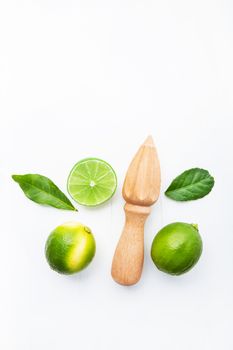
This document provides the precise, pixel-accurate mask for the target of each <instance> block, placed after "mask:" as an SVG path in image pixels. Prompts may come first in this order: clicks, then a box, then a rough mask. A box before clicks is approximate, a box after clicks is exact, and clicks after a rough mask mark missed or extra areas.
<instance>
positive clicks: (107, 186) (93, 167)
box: [67, 158, 117, 206]
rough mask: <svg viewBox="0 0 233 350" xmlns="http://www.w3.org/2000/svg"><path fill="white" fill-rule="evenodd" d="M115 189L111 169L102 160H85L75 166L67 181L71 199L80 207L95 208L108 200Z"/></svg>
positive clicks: (114, 175)
mask: <svg viewBox="0 0 233 350" xmlns="http://www.w3.org/2000/svg"><path fill="white" fill-rule="evenodd" d="M116 187H117V177H116V173H115V171H114V170H113V168H112V167H111V166H110V165H109V164H108V163H107V162H105V161H104V160H101V159H98V158H86V159H83V160H80V161H79V162H78V163H76V164H75V166H74V167H73V169H72V170H71V172H70V175H69V177H68V181H67V188H68V192H69V194H70V195H71V197H72V198H73V199H74V200H75V201H76V202H78V203H79V204H82V205H87V206H96V205H99V204H102V203H104V202H106V201H107V200H108V199H110V198H111V197H112V196H113V195H114V193H115V191H116Z"/></svg>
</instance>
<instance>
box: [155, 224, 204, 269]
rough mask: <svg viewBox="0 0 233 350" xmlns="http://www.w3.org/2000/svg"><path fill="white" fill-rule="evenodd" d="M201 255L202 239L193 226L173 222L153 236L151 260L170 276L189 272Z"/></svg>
mask: <svg viewBox="0 0 233 350" xmlns="http://www.w3.org/2000/svg"><path fill="white" fill-rule="evenodd" d="M201 253H202V239H201V236H200V234H199V232H198V227H197V225H195V224H186V223H184V222H175V223H172V224H170V225H167V226H165V227H164V228H162V229H161V230H160V231H159V232H158V233H157V235H156V236H155V238H154V240H153V243H152V247H151V258H152V260H153V262H154V264H155V265H156V266H157V268H158V269H159V270H161V271H163V272H166V273H169V274H171V275H181V274H182V273H185V272H187V271H189V270H190V269H191V268H192V267H193V266H194V265H195V264H196V263H197V261H198V260H199V258H200V256H201Z"/></svg>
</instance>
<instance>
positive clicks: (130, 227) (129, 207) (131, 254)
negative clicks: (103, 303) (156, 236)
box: [112, 203, 151, 286]
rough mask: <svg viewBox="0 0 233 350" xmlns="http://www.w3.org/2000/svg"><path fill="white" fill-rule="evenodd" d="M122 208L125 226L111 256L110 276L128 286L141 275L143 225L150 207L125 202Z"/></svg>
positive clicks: (135, 281)
mask: <svg viewBox="0 0 233 350" xmlns="http://www.w3.org/2000/svg"><path fill="white" fill-rule="evenodd" d="M124 210H125V226H124V229H123V232H122V234H121V237H120V240H119V242H118V245H117V247H116V251H115V254H114V257H113V262H112V277H113V279H114V280H115V281H116V282H117V283H119V284H122V285H125V286H130V285H132V284H135V283H137V282H138V281H139V279H140V277H141V273H142V267H143V260H144V225H145V221H146V219H147V217H148V215H149V214H150V212H151V208H150V207H141V206H137V205H133V204H129V203H126V205H125V208H124Z"/></svg>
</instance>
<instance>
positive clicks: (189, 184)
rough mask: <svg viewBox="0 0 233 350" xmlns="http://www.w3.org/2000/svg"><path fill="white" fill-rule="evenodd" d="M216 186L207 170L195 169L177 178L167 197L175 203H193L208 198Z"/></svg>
mask: <svg viewBox="0 0 233 350" xmlns="http://www.w3.org/2000/svg"><path fill="white" fill-rule="evenodd" d="M213 186H214V178H213V176H211V175H210V173H209V172H208V171H207V170H205V169H200V168H193V169H189V170H186V171H184V172H183V173H182V174H181V175H179V176H177V177H176V178H175V179H174V180H173V181H172V183H171V185H170V186H169V187H168V189H167V190H166V192H165V195H166V196H167V197H169V198H171V199H174V200H175V201H191V200H196V199H199V198H202V197H204V196H206V195H207V194H208V193H209V192H210V191H211V190H212V188H213Z"/></svg>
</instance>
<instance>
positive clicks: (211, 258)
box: [0, 0, 233, 350]
mask: <svg viewBox="0 0 233 350" xmlns="http://www.w3.org/2000/svg"><path fill="white" fill-rule="evenodd" d="M232 97H233V3H232V0H228V1H227V0H226V1H224V0H196V1H187V0H176V1H174V0H118V1H112V0H99V1H95V0H85V1H84V0H83V1H79V0H67V1H64V0H56V1H55V0H27V1H26V0H22V1H18V0H15V1H13V0H0V118H1V122H0V123H1V124H0V196H1V201H0V206H1V229H0V235H1V236H0V237H1V241H0V242H1V251H0V266H1V287H0V304H1V305H0V320H1V337H0V348H1V349H4V350H41V349H45V350H47V349H49V350H50V349H56V350H61V349H71V348H72V349H85V350H92V349H98V350H109V349H111V350H112V349H113V350H115V349H117V350H118V349H123V350H124V349H127V350H128V349H134V350H136V349H152V348H154V349H158V350H170V349H172V350H186V349H189V350H194V349H195V350H196V349H203V350H215V349H217V350H219V349H221V350H232V348H233V338H232V321H233V314H232V312H233V230H232V229H233V224H232V198H233V191H232V179H233V168H232V149H233V141H232V139H233V137H232V131H233V130H232V117H233V98H232ZM149 133H150V134H152V135H153V136H154V139H155V142H156V145H157V148H158V152H159V156H160V160H161V168H162V193H161V196H160V199H159V201H158V203H157V204H156V205H155V206H154V209H153V212H152V214H151V216H150V218H149V219H148V222H147V224H146V228H145V265H144V271H143V276H142V278H141V281H140V282H139V283H138V284H137V285H136V286H133V287H128V288H127V287H122V286H119V285H117V284H116V283H114V282H113V281H112V279H111V276H110V267H111V260H112V256H113V253H114V250H115V246H116V243H117V241H118V238H119V235H120V233H121V230H122V226H123V223H124V213H123V209H122V208H123V200H122V198H121V187H122V182H123V179H124V175H125V172H126V169H127V167H128V164H129V162H130V160H131V158H132V156H133V155H134V153H135V152H136V150H137V148H138V147H139V145H140V144H141V143H142V142H143V140H144V139H145V137H146V136H147V134H149ZM87 156H94V157H95V156H96V157H100V158H103V159H105V160H107V161H108V162H110V163H111V165H112V166H113V167H114V168H115V170H116V172H117V175H118V179H119V187H118V190H117V193H116V195H115V196H114V198H113V199H112V200H111V202H109V203H108V204H106V205H104V206H102V207H99V208H97V209H88V208H84V207H80V206H79V212H78V213H72V212H66V211H59V210H56V209H52V208H44V207H41V206H39V205H36V204H35V203H33V202H31V201H29V200H28V199H26V198H25V197H24V195H23V193H22V192H21V190H20V189H19V187H18V186H17V184H16V183H14V182H13V181H12V180H11V177H10V176H11V174H13V173H18V174H24V173H30V172H31V173H41V174H44V175H46V176H48V177H50V178H51V179H52V180H53V181H54V182H55V183H56V184H57V185H58V186H59V187H60V188H61V189H62V190H64V191H66V179H67V176H68V173H69V171H70V169H71V168H72V166H73V165H74V163H75V162H77V161H78V160H80V159H81V158H84V157H87ZM194 166H199V167H204V168H206V169H208V170H209V171H210V172H211V173H212V174H213V175H214V177H215V180H216V185H215V187H214V190H213V191H212V193H211V194H210V195H209V196H207V197H205V198H204V199H202V200H199V201H196V202H190V203H185V204H184V203H176V202H174V201H171V200H169V199H167V198H165V196H164V195H163V192H164V190H165V189H166V187H167V186H168V185H169V183H170V181H171V180H172V179H173V178H174V177H175V176H176V175H178V174H179V173H180V172H182V171H183V170H185V169H188V168H190V167H194ZM70 220H76V221H80V222H82V223H85V224H87V225H88V226H90V227H91V228H92V230H93V232H94V234H95V238H96V241H97V254H96V257H95V259H94V261H93V263H92V264H91V265H90V266H89V267H88V268H87V269H86V270H84V271H83V272H82V273H80V274H78V275H75V276H71V277H69V276H62V275H58V274H57V273H55V272H53V271H51V270H50V269H49V267H48V265H47V263H46V260H45V257H44V245H45V241H46V238H47V236H48V234H49V233H50V231H51V230H52V229H53V228H54V227H56V226H57V225H59V224H61V223H63V222H66V221H70ZM173 221H185V222H193V223H198V225H199V229H200V233H201V235H202V238H203V242H204V251H203V255H202V258H201V260H200V261H199V263H198V264H197V265H196V267H195V268H194V269H193V270H192V271H190V272H189V273H187V274H185V275H183V276H180V277H172V276H169V275H165V274H163V273H161V272H159V271H158V270H157V269H156V268H155V267H154V265H153V263H152V261H151V259H150V246H151V242H152V240H153V237H154V235H155V233H156V232H157V231H158V230H159V229H160V228H161V227H162V226H164V225H166V224H168V223H170V222H173Z"/></svg>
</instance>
